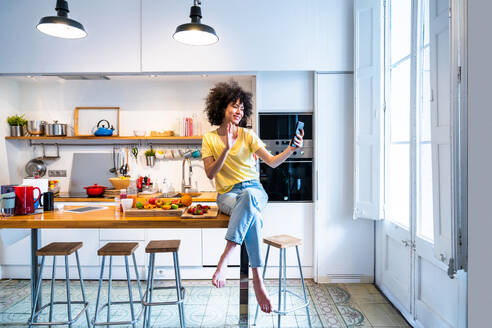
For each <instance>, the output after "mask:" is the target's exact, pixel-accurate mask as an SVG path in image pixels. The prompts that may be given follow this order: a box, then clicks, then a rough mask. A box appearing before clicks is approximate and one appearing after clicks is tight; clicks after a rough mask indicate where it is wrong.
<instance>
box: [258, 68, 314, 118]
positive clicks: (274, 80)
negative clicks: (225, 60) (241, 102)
mask: <svg viewBox="0 0 492 328" xmlns="http://www.w3.org/2000/svg"><path fill="white" fill-rule="evenodd" d="M313 82H314V77H313V72H309V71H300V72H299V71H288V72H271V71H270V72H258V74H257V75H256V105H257V108H258V111H259V112H262V113H264V112H312V111H313V108H314V105H313V98H314V87H313V85H314V83H313Z"/></svg>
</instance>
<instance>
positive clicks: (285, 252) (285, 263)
mask: <svg viewBox="0 0 492 328" xmlns="http://www.w3.org/2000/svg"><path fill="white" fill-rule="evenodd" d="M286 254H287V249H286V248H284V290H283V293H284V312H285V311H287V257H286Z"/></svg>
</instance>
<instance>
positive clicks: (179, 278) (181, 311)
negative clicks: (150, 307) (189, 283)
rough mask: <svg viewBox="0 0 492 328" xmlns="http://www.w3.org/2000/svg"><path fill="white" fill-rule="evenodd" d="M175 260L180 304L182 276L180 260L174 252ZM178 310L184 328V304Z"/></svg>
mask: <svg viewBox="0 0 492 328" xmlns="http://www.w3.org/2000/svg"><path fill="white" fill-rule="evenodd" d="M173 259H174V276H175V277H176V294H177V296H178V302H180V301H181V274H180V272H179V259H178V253H177V252H173ZM178 309H179V322H180V325H181V328H184V327H185V318H184V305H183V302H180V303H178Z"/></svg>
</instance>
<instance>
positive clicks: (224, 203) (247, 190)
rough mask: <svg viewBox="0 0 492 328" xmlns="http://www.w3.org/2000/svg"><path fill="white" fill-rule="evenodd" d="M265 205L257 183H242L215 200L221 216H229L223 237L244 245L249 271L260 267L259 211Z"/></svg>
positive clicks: (253, 181)
mask: <svg viewBox="0 0 492 328" xmlns="http://www.w3.org/2000/svg"><path fill="white" fill-rule="evenodd" d="M267 202H268V195H267V194H266V192H265V190H264V189H263V186H262V185H261V183H260V181H258V180H251V181H244V182H240V183H237V184H235V185H234V187H233V188H232V189H231V191H229V192H226V193H225V194H219V195H218V196H217V205H218V206H219V209H220V211H221V212H222V213H225V214H227V215H230V219H229V226H228V228H227V233H226V236H225V239H226V240H230V241H232V242H234V243H236V244H239V245H241V244H242V243H243V241H244V243H245V244H246V249H247V251H248V256H249V262H250V264H251V267H252V268H258V267H261V266H263V262H262V259H261V228H263V218H262V216H261V211H262V210H263V209H264V208H265V206H266V204H267Z"/></svg>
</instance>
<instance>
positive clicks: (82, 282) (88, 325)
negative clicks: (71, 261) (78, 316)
mask: <svg viewBox="0 0 492 328" xmlns="http://www.w3.org/2000/svg"><path fill="white" fill-rule="evenodd" d="M75 259H76V260H77V271H78V272H79V280H80V290H81V291H82V300H83V301H84V303H87V298H86V297H85V287H84V280H83V279H82V272H81V269H80V260H79V251H75ZM53 263H54V259H53ZM54 275H55V273H54V272H53V276H54ZM85 318H86V319H87V327H90V326H91V320H90V315H89V307H88V306H87V308H86V309H85ZM50 321H51V319H50Z"/></svg>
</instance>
